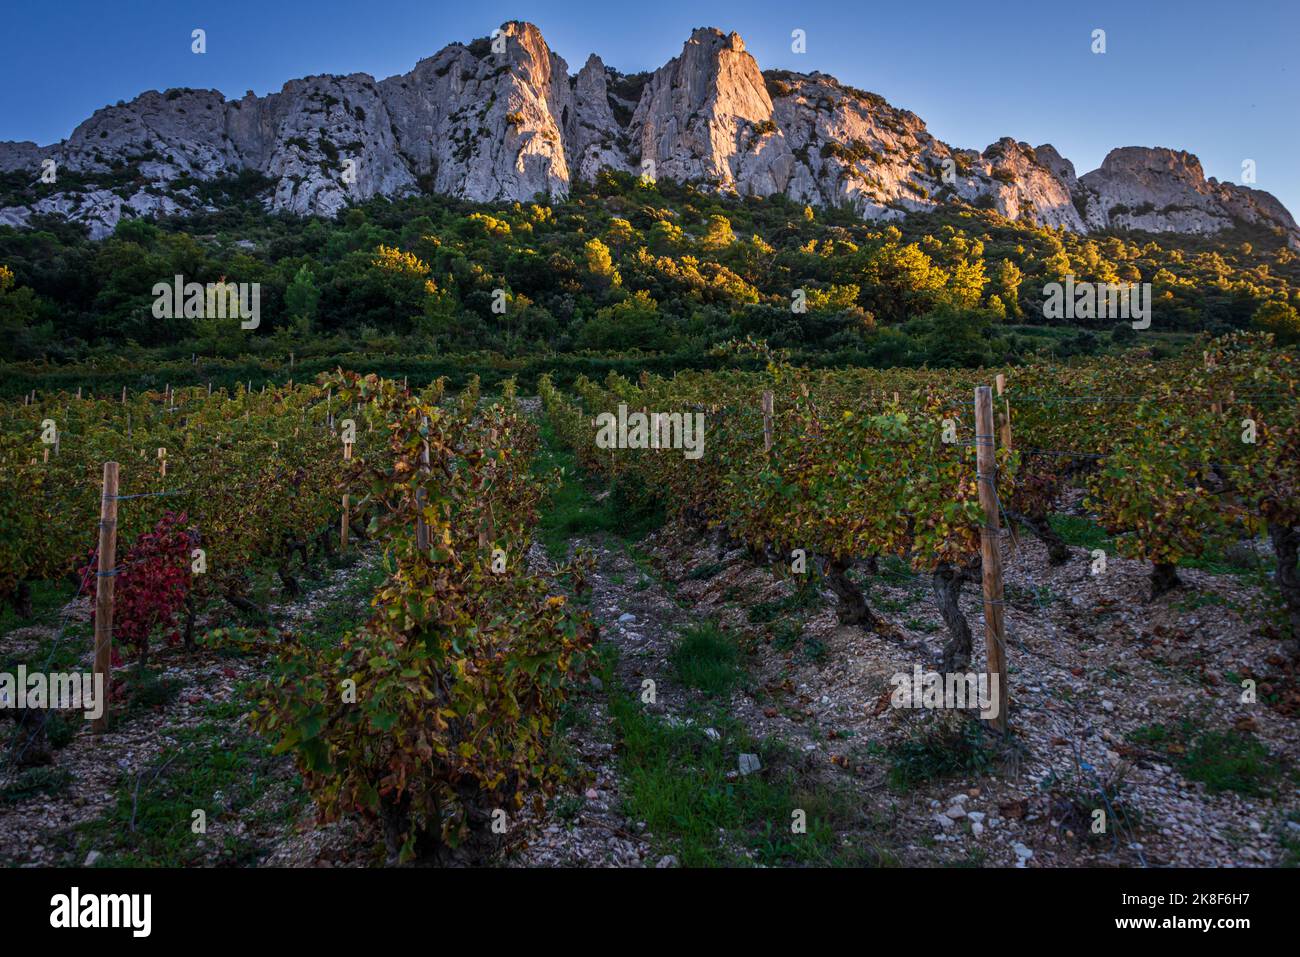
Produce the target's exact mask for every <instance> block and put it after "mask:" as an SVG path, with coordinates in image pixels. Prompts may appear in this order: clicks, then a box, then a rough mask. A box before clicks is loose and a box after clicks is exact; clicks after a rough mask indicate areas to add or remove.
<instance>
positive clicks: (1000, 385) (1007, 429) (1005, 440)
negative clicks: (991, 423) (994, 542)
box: [996, 372, 1020, 548]
mask: <svg viewBox="0 0 1300 957" xmlns="http://www.w3.org/2000/svg"><path fill="white" fill-rule="evenodd" d="M996 385H997V389H998V398H1000V399H1002V393H1003V392H1005V391H1006V390H1007V377H1006V376H1005V375H1003V374H1002V373H1001V372H999V373H998V377H997V381H996ZM997 419H998V445H1000V446H1001V447H1002V448H1004V449H1010V448H1011V400H1010V399H1002V411H1001V412H999V413H998V416H997ZM1007 531H1008V532H1010V533H1011V545H1012V547H1013V548H1019V547H1020V536H1019V535H1018V534H1016V523H1015V522H1009V523H1008V524H1007Z"/></svg>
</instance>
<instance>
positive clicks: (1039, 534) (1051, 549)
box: [1010, 512, 1070, 565]
mask: <svg viewBox="0 0 1300 957" xmlns="http://www.w3.org/2000/svg"><path fill="white" fill-rule="evenodd" d="M1010 517H1011V518H1012V519H1014V520H1015V521H1017V522H1019V523H1020V524H1021V525H1023V526H1025V528H1027V529H1029V530H1030V531H1031V532H1033V533H1034V537H1035V538H1037V539H1038V540H1039V541H1040V542H1042V543H1043V544H1044V545H1046V546H1047V560H1048V561H1049V562H1051V563H1052V564H1053V565H1064V564H1065V563H1066V562H1067V561H1069V560H1070V546H1069V545H1067V544H1065V539H1063V538H1061V536H1060V535H1058V534H1057V533H1056V529H1054V528H1052V523H1051V522H1050V521H1048V518H1047V514H1046V513H1041V514H1035V513H1032V512H1012V513H1010Z"/></svg>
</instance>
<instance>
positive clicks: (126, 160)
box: [0, 21, 1300, 248]
mask: <svg viewBox="0 0 1300 957" xmlns="http://www.w3.org/2000/svg"><path fill="white" fill-rule="evenodd" d="M46 160H54V162H55V164H56V166H55V172H56V176H57V177H61V178H63V179H65V180H66V178H67V177H66V176H65V174H66V173H67V172H71V173H73V174H75V176H74V177H73V180H74V182H73V184H72V185H71V186H66V187H65V188H59V181H58V179H56V181H55V183H54V184H53V185H54V187H55V188H54V189H46V190H42V192H44V193H46V194H47V195H43V196H40V197H39V198H34V199H29V200H28V201H26V202H18V203H13V204H11V205H7V206H3V207H2V208H0V224H8V225H13V226H19V227H21V226H25V225H26V224H27V223H28V222H29V220H30V219H31V217H32V216H33V215H35V214H51V213H53V214H58V215H62V216H65V217H67V218H68V219H70V220H73V221H75V222H80V223H84V224H85V225H86V226H87V228H88V229H89V232H90V235H91V237H92V238H102V237H103V236H105V235H108V234H109V233H111V232H112V230H113V229H114V228H115V226H116V224H117V222H118V221H120V220H121V219H122V218H124V217H134V216H146V217H147V216H155V215H184V214H185V213H186V212H189V211H193V210H197V209H205V208H206V209H211V208H212V207H211V206H208V205H206V204H205V203H204V202H203V200H202V199H201V198H200V196H199V191H198V190H197V189H196V186H195V184H196V183H200V182H204V181H211V180H218V179H222V178H226V177H233V176H238V175H240V174H241V173H244V172H247V171H253V172H256V173H259V174H261V175H263V176H266V177H268V178H269V179H271V180H272V181H273V183H274V185H273V187H272V188H271V189H270V190H269V191H268V193H267V195H266V197H265V199H264V202H265V204H266V205H267V207H268V208H269V209H271V210H275V211H286V212H290V213H294V214H297V215H322V216H333V215H335V214H337V213H338V212H339V211H340V210H342V209H343V208H344V207H346V206H347V205H348V204H349V203H352V202H360V201H364V200H367V199H370V198H372V197H374V196H400V195H403V194H406V193H410V192H418V191H421V190H424V189H427V190H430V191H433V192H438V193H443V194H447V195H451V196H456V197H459V198H463V199H469V200H475V201H482V202H491V201H527V200H531V199H533V198H534V197H535V196H537V195H538V194H539V193H540V194H549V195H556V196H563V195H567V193H568V190H569V186H570V184H571V183H572V182H573V181H574V180H575V179H585V180H590V179H592V178H594V177H595V176H596V175H597V174H598V173H599V172H600V171H601V170H602V169H612V170H620V171H628V172H639V173H642V174H643V175H651V176H653V177H655V178H659V177H666V178H671V179H676V180H680V181H685V182H693V183H699V184H702V185H707V186H709V187H710V188H714V189H719V190H724V191H729V192H735V193H737V194H739V195H752V196H769V195H774V194H782V195H785V196H788V197H790V198H791V199H793V200H795V201H799V202H804V203H807V204H809V205H812V206H822V207H824V206H843V205H847V206H851V207H852V208H853V209H854V211H855V212H856V213H857V214H858V215H860V216H862V217H863V218H864V219H868V220H890V219H897V218H900V217H902V216H905V215H907V214H908V213H909V212H914V211H919V210H924V209H930V208H934V207H935V206H938V205H942V204H945V203H954V202H960V203H966V204H970V205H976V206H982V207H984V208H990V209H994V210H996V211H997V212H998V213H1000V214H1002V215H1004V216H1006V217H1007V218H1009V219H1030V220H1032V221H1033V222H1035V223H1037V224H1039V225H1043V226H1051V227H1062V228H1065V229H1068V230H1071V231H1074V232H1078V233H1089V232H1095V231H1099V230H1107V229H1143V230H1148V231H1152V232H1179V233H1192V234H1212V233H1215V232H1219V231H1221V230H1223V229H1226V228H1229V227H1231V226H1232V225H1233V224H1234V223H1237V222H1246V223H1253V224H1263V225H1266V226H1268V227H1270V228H1273V229H1274V230H1276V231H1278V232H1279V233H1280V234H1282V235H1283V236H1285V238H1286V240H1287V241H1288V242H1289V243H1290V244H1291V245H1292V246H1294V247H1296V248H1300V228H1297V226H1296V223H1295V220H1294V218H1293V217H1292V216H1291V214H1290V213H1289V212H1288V211H1287V210H1286V209H1285V207H1284V206H1283V205H1282V203H1281V202H1279V201H1278V200H1277V199H1276V198H1275V197H1273V196H1272V195H1271V194H1269V193H1266V192H1264V191H1261V190H1255V189H1251V188H1249V187H1245V186H1238V185H1236V184H1232V183H1221V182H1219V181H1217V180H1215V179H1213V178H1210V179H1206V177H1205V175H1204V171H1203V169H1202V168H1201V165H1200V162H1199V160H1197V159H1196V157H1195V156H1194V155H1193V154H1191V153H1187V152H1185V151H1182V150H1174V149H1169V148H1164V147H1131V146H1130V147H1120V148H1117V149H1114V150H1112V151H1111V152H1110V153H1109V154H1108V155H1107V156H1106V158H1105V160H1104V161H1103V163H1102V165H1101V167H1099V168H1098V169H1096V170H1093V171H1090V172H1088V173H1084V174H1082V175H1078V176H1076V174H1075V170H1074V167H1073V164H1071V163H1070V162H1069V160H1068V159H1065V158H1064V157H1062V156H1061V155H1060V154H1059V152H1058V151H1057V150H1056V149H1055V148H1054V147H1052V146H1051V145H1050V144H1044V145H1041V146H1038V147H1036V148H1035V147H1030V146H1029V145H1028V144H1026V143H1022V142H1017V141H1016V140H1014V139H1013V138H1011V137H1003V138H1002V139H999V140H998V141H996V142H995V143H993V144H990V145H989V146H988V147H987V148H985V149H984V150H983V151H976V150H971V149H961V148H957V147H953V146H950V145H949V144H947V143H944V142H942V141H941V140H939V139H937V138H935V137H934V136H933V135H932V134H930V133H929V131H928V130H927V129H926V127H925V123H924V121H923V120H921V118H920V117H918V116H917V115H916V114H914V113H912V112H910V111H908V110H904V109H900V108H897V107H894V106H892V105H890V104H889V103H887V102H886V101H885V100H884V98H883V97H880V96H878V95H877V94H874V93H868V92H865V91H862V90H858V89H855V88H853V87H851V86H848V85H845V84H841V83H840V82H839V81H838V80H836V79H835V78H834V77H831V76H828V75H826V74H822V73H820V72H816V71H814V72H811V73H795V72H792V71H783V70H769V71H767V72H766V73H765V72H763V71H762V70H760V68H759V66H758V64H757V62H756V61H755V60H754V58H753V56H752V55H750V54H749V53H748V51H747V50H746V49H745V44H744V41H743V39H741V38H740V36H739V35H738V34H736V33H734V32H733V33H723V31H721V30H718V29H716V28H713V27H701V28H697V29H696V30H694V31H693V32H692V34H691V36H690V37H689V38H688V39H687V41H686V42H685V44H684V45H683V48H682V52H681V53H680V54H679V55H678V56H676V57H674V58H672V59H671V60H669V61H668V62H667V63H666V64H664V65H663V66H661V67H659V68H658V69H657V70H654V71H650V72H648V73H645V74H634V75H625V74H621V73H619V72H618V71H616V70H613V69H611V68H609V67H607V66H606V65H605V64H604V62H603V61H602V60H601V59H600V57H599V56H597V55H596V54H594V53H593V54H592V55H591V56H589V57H588V59H587V61H586V63H585V64H584V65H583V66H582V68H581V69H580V70H579V71H578V72H577V73H576V74H570V73H569V68H568V64H567V63H566V62H565V60H564V59H563V58H562V57H560V56H559V55H558V54H556V53H554V52H553V51H552V50H550V48H549V47H548V46H547V44H546V41H545V39H544V38H543V37H542V34H541V31H540V30H539V29H538V28H537V27H536V26H534V25H532V24H529V23H524V22H521V21H509V22H507V23H505V24H503V25H502V27H501V29H500V30H499V31H497V33H496V34H494V36H493V37H491V38H484V39H480V40H475V41H473V42H471V43H470V44H468V45H465V44H461V43H452V44H449V45H448V46H446V47H444V48H443V49H442V50H439V51H438V52H437V53H435V54H433V55H432V56H430V57H427V58H424V59H422V60H420V61H419V62H417V63H416V65H415V66H414V67H413V68H412V69H411V70H410V71H408V72H407V73H404V74H397V75H395V76H391V77H387V78H385V79H383V80H378V81H377V80H375V79H374V78H373V77H371V76H370V75H368V74H364V73H353V74H348V75H335V74H320V75H315V76H308V77H303V78H301V79H295V80H290V81H288V82H287V83H285V84H284V86H283V87H282V88H281V89H280V91H278V92H276V93H270V94H267V95H266V96H264V97H257V96H254V95H253V94H252V92H251V91H250V92H249V93H247V94H245V96H244V97H242V98H240V99H230V100H228V99H226V98H225V96H224V95H223V94H222V93H220V92H219V91H216V90H194V89H172V90H167V91H163V92H159V91H146V92H145V93H142V94H140V95H139V96H137V97H136V98H135V99H133V100H131V101H130V102H122V103H119V104H116V105H114V106H107V107H104V108H102V109H99V110H96V111H95V113H94V114H92V115H91V116H90V117H89V118H87V119H86V120H85V121H83V122H82V123H81V124H79V125H78V126H77V128H76V129H75V130H74V131H73V132H72V134H71V135H70V136H69V137H68V138H67V139H66V140H63V141H61V142H60V143H57V144H52V145H50V146H44V147H42V146H37V145H36V144H35V143H30V142H0V172H13V173H30V174H31V175H32V177H33V179H34V180H36V181H37V182H39V177H40V175H41V173H42V164H43V163H44V162H45V161H46Z"/></svg>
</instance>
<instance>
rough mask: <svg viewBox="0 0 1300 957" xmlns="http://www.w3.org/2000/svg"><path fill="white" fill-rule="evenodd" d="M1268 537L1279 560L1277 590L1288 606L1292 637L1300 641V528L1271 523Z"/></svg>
mask: <svg viewBox="0 0 1300 957" xmlns="http://www.w3.org/2000/svg"><path fill="white" fill-rule="evenodd" d="M1268 537H1269V538H1270V539H1271V540H1272V542H1273V554H1274V556H1275V557H1276V558H1277V575H1276V579H1277V590H1278V591H1279V592H1281V594H1282V602H1283V603H1284V604H1285V605H1286V611H1287V617H1288V618H1289V619H1290V623H1291V637H1292V638H1294V639H1300V568H1297V567H1296V563H1297V561H1300V527H1297V526H1288V525H1278V524H1275V523H1273V522H1270V523H1269V526H1268Z"/></svg>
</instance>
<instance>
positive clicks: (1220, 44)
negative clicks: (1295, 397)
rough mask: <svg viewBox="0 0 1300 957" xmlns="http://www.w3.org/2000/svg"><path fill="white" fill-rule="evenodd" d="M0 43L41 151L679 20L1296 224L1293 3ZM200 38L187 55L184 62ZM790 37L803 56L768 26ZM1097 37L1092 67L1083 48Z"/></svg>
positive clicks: (183, 30)
mask: <svg viewBox="0 0 1300 957" xmlns="http://www.w3.org/2000/svg"><path fill="white" fill-rule="evenodd" d="M8 7H9V9H7V10H6V11H5V14H4V18H3V23H4V30H3V31H2V32H0V139H30V140H35V141H37V142H38V143H42V144H45V143H50V142H54V141H57V140H59V139H62V138H63V137H65V136H67V135H68V134H69V133H70V132H71V131H72V129H73V127H74V126H76V124H77V123H78V122H80V121H81V120H82V119H84V118H85V117H87V116H89V115H90V114H91V113H92V112H93V111H94V110H95V109H97V108H99V107H101V106H104V105H106V104H109V103H112V102H115V101H117V100H119V99H130V98H132V97H133V96H135V95H136V94H138V93H140V92H142V91H143V90H146V89H164V88H166V87H170V86H193V87H202V88H215V89H218V90H221V91H222V92H223V93H225V94H226V95H227V96H230V97H238V96H241V95H243V93H244V91H245V90H248V89H251V90H253V91H254V92H256V93H258V94H264V93H268V92H272V91H274V90H278V89H279V88H280V86H281V85H282V84H283V83H284V82H285V81H286V80H288V79H291V78H293V77H297V76H303V75H307V74H311V73H352V72H364V73H370V74H373V75H374V76H375V77H377V78H378V77H385V76H389V75H392V74H394V73H403V72H405V71H407V70H409V69H410V68H411V67H412V66H413V65H414V64H415V61H416V60H417V59H419V58H420V57H423V56H429V55H431V54H433V53H434V52H436V51H437V50H438V49H440V48H441V47H443V46H444V45H446V44H447V43H449V42H452V41H454V40H460V41H462V42H466V41H468V40H470V39H473V38H474V37H478V36H485V35H487V34H488V33H490V32H491V30H492V28H493V27H495V26H496V25H498V24H499V23H501V22H502V21H503V20H507V19H523V20H531V21H532V22H534V23H536V24H537V25H538V26H539V27H540V28H541V30H542V33H543V35H544V36H545V37H546V39H547V42H548V43H549V44H550V46H551V48H552V49H554V50H555V51H556V52H558V53H559V54H560V55H561V56H563V57H564V58H565V59H566V60H567V61H568V62H569V67H570V70H571V71H572V72H576V71H577V69H578V68H579V67H580V66H581V65H582V63H583V61H584V60H585V59H586V57H587V54H588V53H591V52H593V51H594V52H597V53H599V54H600V55H601V57H602V58H603V59H604V60H605V62H606V63H608V64H609V65H611V66H614V67H616V68H618V69H620V70H623V71H625V72H634V71H637V70H643V69H652V68H654V67H657V66H659V65H661V64H662V63H663V62H664V61H666V60H667V59H669V58H670V57H672V56H674V55H676V54H677V53H678V52H679V51H680V49H681V44H682V41H683V40H685V38H686V37H687V36H688V35H689V33H690V31H691V29H692V28H693V27H696V26H716V27H719V28H721V29H723V30H736V31H738V32H739V33H740V35H741V36H742V37H744V38H745V42H746V44H747V46H748V48H749V51H750V52H751V53H753V54H754V56H755V57H756V58H757V60H758V62H759V65H760V66H761V67H763V68H764V69H767V68H786V69H794V70H802V71H805V72H807V71H811V70H821V71H823V72H825V73H830V74H833V75H834V76H837V77H838V78H839V79H841V80H842V81H844V82H846V83H849V84H852V85H853V86H858V87H862V88H864V89H868V90H872V91H875V92H877V93H880V94H882V95H883V96H884V97H885V98H886V99H888V100H889V101H890V102H891V103H893V104H894V105H896V106H899V107H903V108H906V109H910V110H912V111H913V112H915V113H917V114H918V115H919V116H920V117H921V118H922V119H923V120H925V121H926V123H927V124H928V125H929V127H930V130H931V132H933V133H934V134H935V135H936V136H938V137H939V138H941V139H943V140H945V141H947V142H949V143H952V144H954V145H957V146H962V147H973V148H976V149H983V148H984V147H985V146H987V145H988V144H989V143H991V142H993V141H994V140H995V139H997V138H998V137H999V136H1004V135H1009V136H1013V137H1015V138H1016V139H1018V140H1024V141H1027V142H1028V143H1030V144H1031V145H1035V146H1036V145H1038V144H1040V143H1045V142H1050V143H1052V144H1053V145H1055V146H1056V147H1057V149H1059V150H1060V152H1061V153H1062V155H1064V156H1066V157H1067V158H1069V159H1070V160H1072V161H1073V162H1074V164H1075V167H1076V168H1077V170H1078V171H1079V172H1080V173H1083V172H1086V171H1088V170H1090V169H1093V168H1095V167H1096V166H1098V165H1099V164H1100V163H1101V160H1102V158H1103V157H1104V156H1105V154H1106V152H1107V151H1108V150H1109V149H1110V148H1112V147H1115V146H1170V147H1175V148H1181V149H1186V150H1189V151H1191V152H1193V153H1195V154H1196V155H1198V156H1199V157H1200V158H1201V162H1202V163H1203V164H1204V166H1205V169H1206V173H1207V175H1210V176H1217V177H1219V178H1220V179H1223V180H1231V181H1233V182H1239V181H1240V179H1241V164H1242V161H1243V160H1245V159H1253V160H1255V162H1256V164H1257V183H1256V185H1257V186H1258V187H1259V188H1261V189H1266V190H1268V191H1270V192H1272V193H1274V194H1275V195H1276V196H1278V198H1280V199H1281V200H1282V201H1283V202H1284V203H1285V204H1286V205H1287V207H1288V208H1289V209H1290V210H1291V211H1292V212H1293V214H1297V215H1300V62H1297V61H1296V52H1297V49H1296V48H1297V41H1298V40H1300V3H1296V2H1295V0H1269V2H1242V3H1235V4H1234V3H1224V2H1222V0H1218V2H1214V3H1211V2H1205V0H1182V2H1151V0H1128V2H1124V3H1110V2H1088V3H1069V2H1061V0H1037V2H1020V0H997V2H994V3H988V4H976V3H972V2H970V0H966V2H961V3H950V2H948V0H928V2H924V3H922V2H911V3H897V2H892V3H887V4H886V3H875V2H870V0H867V2H856V3H848V2H836V3H830V2H817V0H805V2H799V3H791V2H789V0H784V2H772V0H747V2H744V3H736V2H732V3H711V2H708V0H691V2H683V0H655V2H653V3H627V2H622V3H614V2H601V3H594V2H568V3H561V2H543V0H514V2H510V3H497V2H494V0H487V2H478V3H468V2H462V3H455V4H450V3H442V2H432V0H424V2H415V0H384V2H382V3H367V2H357V0H350V2H337V0H316V2H281V3H277V2H272V0H263V2H256V3H255V2H248V0H220V2H185V0H180V2H178V0H119V2H116V3H111V4H110V3H104V2H103V0H57V2H50V0H46V2H36V3H25V4H17V3H14V4H9V5H8ZM195 27H202V28H204V29H205V30H206V31H207V35H208V52H207V53H206V54H205V55H202V56H196V55H194V54H193V53H191V52H190V31H191V30H192V29H194V28H195ZM796 28H798V29H802V30H804V31H806V34H807V52H806V53H803V54H795V53H792V52H791V49H790V33H791V31H792V30H794V29H796ZM1097 28H1100V29H1104V30H1105V31H1106V40H1107V52H1106V53H1105V54H1103V55H1095V54H1093V53H1092V52H1090V49H1089V47H1090V42H1091V41H1090V34H1091V32H1092V30H1094V29H1097Z"/></svg>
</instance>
